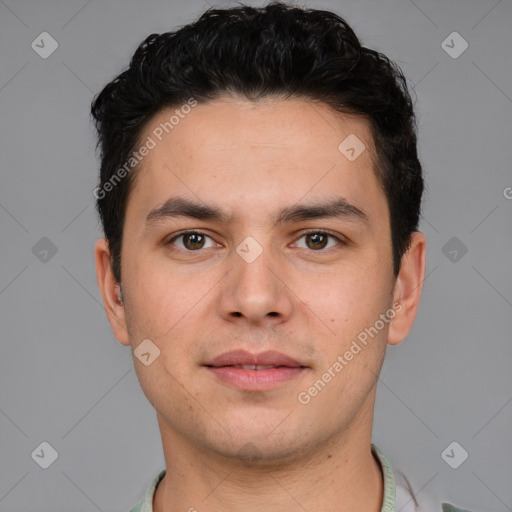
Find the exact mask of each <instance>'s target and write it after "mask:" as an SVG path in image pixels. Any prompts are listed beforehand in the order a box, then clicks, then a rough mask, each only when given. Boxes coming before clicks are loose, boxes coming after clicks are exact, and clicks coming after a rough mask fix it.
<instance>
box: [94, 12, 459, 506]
mask: <svg viewBox="0 0 512 512" xmlns="http://www.w3.org/2000/svg"><path fill="white" fill-rule="evenodd" d="M92 113H93V116H94V118H95V121H96V126H97V129H98V134H99V145H100V147H101V179H100V184H99V186H98V188H97V189H96V190H95V196H96V198H97V199H98V209H99V213H100V216H101V219H102V222H103V227H104V231H105V238H104V239H101V240H99V241H98V242H97V245H96V250H95V255H96V265H97V277H98V283H99V287H100V289H101V293H102V297H103V301H104V304H105V309H106V313H107V316H108V319H109V321H110V324H111V326H112V329H113V331H114V334H115V336H116V338H117V339H118V340H119V342H120V343H122V344H124V345H130V346H131V347H132V349H133V355H134V364H135V368H136V372H137V376H138V378H139V381H140V384H141V386H142V389H143V391H144V393H145V395H146V396H147V398H148V400H149V401H150V402H151V404H152V405H153V406H154V407H155V409H156V412H157V419H158V424H159V428H160V432H161V436H162V444H163V449H164V455H165V461H166V469H165V470H163V471H162V472H161V473H160V474H159V475H157V476H156V478H155V479H154V480H153V482H152V484H151V485H150V487H149V488H148V490H147V492H146V495H145V497H144V498H143V499H142V500H141V502H140V503H139V504H138V505H137V506H136V507H135V508H134V509H133V511H142V512H149V511H154V512H175V511H182V510H183V511H187V510H188V511H190V512H192V511H196V510H197V511H199V512H203V511H204V512H206V511H218V510H222V511H226V512H231V511H240V510H243V511H244V512H249V511H260V510H265V511H266V512H268V511H272V512H273V511H282V510H286V511H289V512H291V511H304V510H307V511H311V512H312V511H321V512H327V511H332V512H334V511H336V512H349V511H351V512H353V511H355V510H360V511H368V512H369V511H372V512H378V511H386V512H388V511H389V512H390V511H393V510H395V509H396V510H399V509H401V510H404V511H405V510H415V509H416V508H415V507H416V504H417V500H416V498H415V497H413V496H411V495H410V494H408V495H406V496H405V497H404V494H403V492H404V489H403V488H402V487H399V488H398V489H397V490H396V497H395V479H394V475H393V471H392V469H391V467H390V465H389V462H388V461H387V459H386V457H385V455H384V454H383V453H382V452H381V451H380V450H379V449H378V448H377V447H376V446H375V445H373V444H372V443H371V436H372V420H373V411H374V402H375V392H376V383H377V378H378V375H379V372H380V369H381V367H382V363H383V360H384V356H385V351H386V346H387V344H390V345H397V344H398V343H400V342H401V341H402V340H403V339H404V338H405V337H406V336H407V334H408V332H409V330H410V329H411V326H412V324H413V321H414V318H415V315H416V312H417V309H418V304H419V300H420V294H421V288H422V283H423V279H424V275H425V243H426V242H425V237H424V235H423V234H422V233H420V232H419V231H418V230H417V228H418V220H419V213H420V205H421V196H422V192H423V178H422V170H421V165H420V162H419V161H418V157H417V152H416V133H415V118H414V112H413V108H412V103H411V99H410V96H409V94H408V91H407V86H406V83H405V79H404V78H403V75H402V73H401V71H400V69H399V68H398V67H397V66H396V65H395V64H393V63H392V62H390V61H389V60H388V59H387V58H386V57H385V56H384V55H382V54H379V53H377V52H375V51H373V50H370V49H367V48H364V47H362V46H361V45H360V43H359V41H358V39H357V37H356V35H355V34H354V32H353V31H352V29H351V28H350V27H349V26H348V25H347V23H346V22H345V21H344V20H343V19H341V18H340V17H338V16H336V15H335V14H333V13H330V12H326V11H319V10H307V9H303V8H299V7H291V6H287V5H285V4H281V3H273V4H269V5H268V6H266V7H264V8H259V9H256V8H251V7H247V6H245V7H244V6H242V7H237V8H234V9H227V10H209V11H207V12H206V13H205V14H204V15H203V16H202V17H201V18H200V19H199V20H198V21H196V22H195V23H193V24H190V25H187V26H185V27H183V28H181V29H180V30H178V31H177V32H169V33H166V34H161V35H157V34H153V35H151V36H149V37H148V38H147V39H146V40H145V41H144V42H143V43H142V44H141V45H140V47H139V48H138V50H137V51H136V53H135V55H134V56H133V58H132V61H131V64H130V67H129V68H128V69H127V70H126V71H125V72H123V73H122V74H121V75H119V77H117V78H116V79H115V80H114V81H112V82H111V83H110V84H108V85H107V86H106V87H105V89H104V90H103V91H102V92H101V93H100V94H99V96H98V97H97V98H96V99H95V101H94V103H93V106H92ZM396 499H401V500H402V501H401V502H396ZM442 507H443V510H459V509H455V508H453V507H452V508H449V507H451V505H447V504H442ZM440 508H441V507H440V506H439V509H440ZM133 511H132V512H133Z"/></svg>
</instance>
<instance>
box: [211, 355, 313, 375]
mask: <svg viewBox="0 0 512 512" xmlns="http://www.w3.org/2000/svg"><path fill="white" fill-rule="evenodd" d="M205 366H213V367H220V366H233V367H236V368H240V369H243V370H266V369H271V368H278V367H289V368H300V367H306V366H305V365H303V364H301V363H300V362H299V361H296V360H295V359H293V358H292V357H290V356H287V355H286V354H282V353H281V352H276V351H274V350H269V351H267V352H261V353H259V354H252V353H251V352H247V351H245V350H233V351H231V352H225V353H224V354H221V355H220V356H217V357H215V358H214V359H212V360H211V361H209V362H208V363H206V365H205Z"/></svg>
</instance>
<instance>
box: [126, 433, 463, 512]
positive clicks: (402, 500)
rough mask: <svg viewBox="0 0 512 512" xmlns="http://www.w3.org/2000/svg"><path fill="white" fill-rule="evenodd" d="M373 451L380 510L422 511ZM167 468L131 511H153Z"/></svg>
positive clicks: (448, 508)
mask: <svg viewBox="0 0 512 512" xmlns="http://www.w3.org/2000/svg"><path fill="white" fill-rule="evenodd" d="M372 453H373V455H374V457H375V458H376V460H377V461H378V462H379V464H380V467H381V470H382V478H383V483H384V497H383V500H382V507H381V509H380V512H422V510H421V509H420V508H418V506H417V505H416V504H415V500H414V498H413V496H412V495H411V493H410V492H409V491H407V489H405V488H404V487H402V486H401V485H397V484H396V482H395V475H394V473H393V469H392V468H391V464H390V463H389V461H388V459H387V458H386V456H385V455H384V453H383V452H382V451H381V450H380V449H379V448H377V446H375V445H374V444H373V443H372ZM165 473H166V470H165V469H163V470H162V471H160V473H158V475H157V476H156V477H155V478H154V480H153V481H152V482H151V483H150V484H149V486H148V488H147V489H146V492H145V494H144V497H143V498H142V499H141V500H140V501H139V503H138V504H137V505H136V506H135V507H134V508H132V509H131V510H130V512H153V499H154V496H155V491H156V488H157V486H158V484H159V483H160V481H161V480H162V478H163V477H164V476H165ZM425 512H435V511H434V510H428V511H427V510H425ZM441 512H470V511H469V510H464V509H461V508H457V507H455V506H454V505H451V504H449V503H442V504H441Z"/></svg>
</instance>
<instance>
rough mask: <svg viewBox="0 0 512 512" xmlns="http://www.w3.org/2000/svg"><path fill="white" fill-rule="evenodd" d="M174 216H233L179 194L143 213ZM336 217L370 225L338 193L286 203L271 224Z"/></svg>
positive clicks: (148, 220) (224, 219) (152, 219)
mask: <svg viewBox="0 0 512 512" xmlns="http://www.w3.org/2000/svg"><path fill="white" fill-rule="evenodd" d="M175 217H189V218H193V219H198V220H204V221H207V220H210V221H217V222H220V223H224V224H229V223H230V222H232V220H233V217H232V215H229V214H228V213H226V212H225V211H223V210H222V209H220V208H219V207H217V206H213V205H207V204H204V203H196V202H194V201H191V200H189V199H185V198H183V197H171V198H169V199H168V200H167V201H165V203H164V204H162V205H161V206H158V207H156V208H154V209H153V210H151V211H150V212H149V214H148V216H147V217H146V224H147V225H148V224H151V223H153V222H155V221H158V220H163V219H166V218H175ZM322 218H336V219H341V220H347V221H351V222H356V223H360V224H366V225H367V226H368V227H370V220H369V217H368V215H367V214H366V213H365V212H364V211H363V210H361V209H360V208H358V207H357V206H355V205H353V204H351V203H350V202H349V201H347V200H346V199H344V198H342V197H338V198H334V199H331V200H328V201H325V202H320V201H315V202H313V203H310V204H296V205H292V206H287V207H286V208H283V209H282V210H281V211H279V212H278V213H277V215H275V216H274V217H273V222H274V226H276V225H278V224H286V223H293V222H300V221H305V220H311V219H322Z"/></svg>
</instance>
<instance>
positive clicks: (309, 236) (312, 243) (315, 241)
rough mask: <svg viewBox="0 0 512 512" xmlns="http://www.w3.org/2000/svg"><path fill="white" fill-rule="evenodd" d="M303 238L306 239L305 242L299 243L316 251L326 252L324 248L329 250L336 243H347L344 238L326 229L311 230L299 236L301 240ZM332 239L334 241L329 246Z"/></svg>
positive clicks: (302, 246)
mask: <svg viewBox="0 0 512 512" xmlns="http://www.w3.org/2000/svg"><path fill="white" fill-rule="evenodd" d="M302 239H304V240H305V244H304V245H302V244H300V245H298V246H299V247H301V248H303V249H311V250H312V251H316V252H324V251H323V249H326V248H327V250H328V249H331V248H333V247H335V246H336V245H346V242H345V241H344V240H343V239H341V238H338V237H337V236H334V235H333V234H331V233H328V232H326V231H309V232H307V233H304V234H303V235H302V236H301V237H300V238H299V240H302ZM331 240H332V241H334V243H331V244H330V246H329V243H330V241H331ZM296 244H298V242H296ZM328 246H329V247H328Z"/></svg>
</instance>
